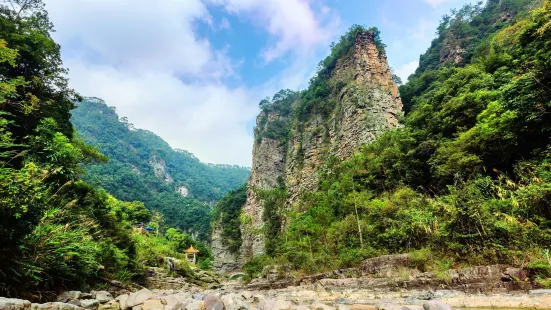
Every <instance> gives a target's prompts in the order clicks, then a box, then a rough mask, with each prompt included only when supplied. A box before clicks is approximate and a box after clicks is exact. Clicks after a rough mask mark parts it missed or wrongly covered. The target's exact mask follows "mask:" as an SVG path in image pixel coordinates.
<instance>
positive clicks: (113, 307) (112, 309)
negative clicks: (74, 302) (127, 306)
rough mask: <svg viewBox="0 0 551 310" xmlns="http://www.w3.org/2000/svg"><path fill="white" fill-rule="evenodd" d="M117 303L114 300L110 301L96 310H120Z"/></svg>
mask: <svg viewBox="0 0 551 310" xmlns="http://www.w3.org/2000/svg"><path fill="white" fill-rule="evenodd" d="M120 309H121V308H120V306H119V303H118V302H117V301H116V300H111V301H109V302H107V303H105V304H102V305H100V306H99V307H98V310H120Z"/></svg>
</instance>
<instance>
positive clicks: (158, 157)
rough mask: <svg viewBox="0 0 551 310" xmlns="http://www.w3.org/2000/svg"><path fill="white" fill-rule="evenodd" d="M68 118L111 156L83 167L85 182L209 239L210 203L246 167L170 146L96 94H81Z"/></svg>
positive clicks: (240, 179) (236, 182)
mask: <svg viewBox="0 0 551 310" xmlns="http://www.w3.org/2000/svg"><path fill="white" fill-rule="evenodd" d="M71 121H72V122H73V124H74V125H75V127H76V129H77V132H78V133H79V134H80V136H81V137H82V138H83V139H84V141H85V142H86V143H89V144H91V145H94V146H97V147H98V149H99V150H100V151H101V152H102V153H104V154H105V155H106V156H108V157H109V158H110V160H109V161H108V162H107V163H101V164H90V165H88V166H87V173H86V175H85V180H86V181H88V182H90V183H92V184H97V185H99V186H101V187H103V188H105V189H106V190H107V191H109V192H110V193H111V194H112V195H113V196H115V197H116V198H118V199H121V200H123V201H135V200H137V201H143V202H144V203H145V205H146V207H147V208H149V209H151V210H159V211H161V212H162V213H164V214H165V220H166V221H167V223H169V224H170V225H171V226H174V227H178V228H181V229H183V230H184V231H186V232H189V233H191V234H192V235H194V236H196V237H198V238H199V239H200V240H207V239H208V230H209V221H210V206H211V205H213V204H214V202H216V201H218V200H219V199H220V198H222V197H223V196H224V194H225V193H227V192H228V191H230V190H233V189H235V188H238V187H239V186H241V185H242V184H243V183H245V180H246V179H247V178H248V176H249V170H248V169H247V168H244V167H239V166H236V165H215V164H205V163H202V162H201V161H200V160H199V159H198V158H197V157H195V156H194V155H193V154H191V153H190V152H188V151H185V150H181V149H173V148H172V147H171V146H170V145H169V144H168V143H167V142H166V141H164V140H163V139H162V138H161V137H159V136H158V135H156V134H155V133H153V132H151V131H148V130H143V129H137V128H135V127H134V126H133V125H132V124H131V123H129V121H128V119H127V118H126V117H119V116H118V114H117V112H116V109H115V108H114V107H108V106H107V104H105V102H104V101H103V100H101V99H99V98H94V97H86V98H84V100H83V101H82V102H80V103H78V104H77V107H76V109H74V110H73V111H72V118H71ZM186 210H187V211H186Z"/></svg>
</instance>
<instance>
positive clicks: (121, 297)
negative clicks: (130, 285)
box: [115, 294, 129, 310]
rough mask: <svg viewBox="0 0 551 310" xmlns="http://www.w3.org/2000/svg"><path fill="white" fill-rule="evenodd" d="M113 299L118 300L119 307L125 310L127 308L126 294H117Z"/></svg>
mask: <svg viewBox="0 0 551 310" xmlns="http://www.w3.org/2000/svg"><path fill="white" fill-rule="evenodd" d="M115 300H116V301H118V302H119V306H120V307H121V310H127V309H128V308H129V307H128V294H123V295H119V296H117V298H115Z"/></svg>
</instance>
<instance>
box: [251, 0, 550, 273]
mask: <svg viewBox="0 0 551 310" xmlns="http://www.w3.org/2000/svg"><path fill="white" fill-rule="evenodd" d="M343 38H344V37H343ZM550 44H551V1H516V0H514V1H513V0H511V1H507V0H502V1H497V0H490V1H487V2H486V4H484V5H483V4H479V5H474V6H471V5H468V6H465V7H463V8H462V9H460V10H457V11H454V12H452V14H451V15H450V16H445V17H444V18H443V20H442V23H441V25H440V26H439V27H438V33H437V37H436V39H435V40H434V41H433V44H432V46H431V47H430V48H429V49H428V51H427V52H426V53H425V54H424V55H422V56H421V58H420V67H419V69H418V70H417V72H416V73H415V74H414V75H412V76H411V77H410V79H409V80H408V82H407V83H406V84H405V85H404V86H402V87H401V88H400V92H401V96H402V99H403V101H404V105H405V107H406V110H407V112H408V113H407V114H406V117H405V119H404V120H403V127H401V128H397V129H395V130H391V131H389V132H387V133H385V134H384V135H382V136H381V137H378V138H377V139H376V141H375V142H373V143H371V144H368V145H365V146H364V147H363V148H362V149H361V151H359V152H357V153H356V154H355V155H353V156H352V157H351V158H349V159H347V160H345V161H341V160H339V159H338V158H335V157H331V158H328V159H327V160H326V162H325V165H324V167H323V169H321V170H320V171H319V174H320V182H319V189H318V190H316V191H315V192H313V193H309V192H304V193H303V194H302V195H301V197H300V200H299V201H298V203H296V204H294V205H293V206H292V208H290V209H287V210H286V209H285V207H284V205H278V206H275V207H274V206H272V205H270V208H272V210H273V209H274V208H275V210H276V211H275V212H273V214H274V217H275V218H276V219H277V218H279V220H280V221H281V219H282V218H284V219H285V223H286V224H285V225H284V226H281V228H280V231H279V232H278V233H277V234H271V235H266V237H267V238H271V240H267V241H266V244H270V245H271V248H270V249H266V252H267V253H268V254H271V256H261V257H256V258H254V259H253V260H252V261H250V262H249V263H248V264H247V265H246V268H248V269H249V270H259V269H258V265H259V264H266V263H268V262H273V261H274V260H275V261H277V262H278V263H280V264H287V265H289V266H291V267H292V268H295V269H300V270H303V271H306V272H315V271H320V270H327V269H330V268H337V267H346V266H353V265H355V264H357V263H359V262H360V261H361V260H363V259H365V258H367V257H372V256H376V255H381V254H388V253H405V252H412V253H413V255H414V256H413V257H414V258H415V259H414V260H415V263H417V264H419V267H420V268H422V269H426V268H429V269H432V268H435V269H437V270H438V269H439V268H441V269H442V270H444V269H446V268H449V267H452V266H459V265H463V264H467V265H474V264H489V263H510V264H515V265H521V266H523V267H526V268H528V270H530V276H532V277H534V278H536V279H539V280H538V281H541V282H542V283H544V284H545V283H547V284H549V280H545V279H546V278H548V277H551V266H550V265H549V263H548V261H549V251H548V248H549V244H551V211H550V210H551V149H550V142H551V141H550V140H549V139H550V137H551V46H550ZM336 46H338V44H337V45H336ZM313 81H314V82H315V81H316V80H315V79H314V80H313ZM314 86H315V85H314ZM312 87H313V86H312V85H311V86H310V88H309V90H308V91H307V92H309V91H310V89H311V88H312ZM319 87H321V86H318V87H317V89H316V92H317V93H323V92H322V90H323V89H321V90H320V88H319ZM265 208H266V206H265ZM274 245H277V248H275V249H274ZM335 258H336V259H335Z"/></svg>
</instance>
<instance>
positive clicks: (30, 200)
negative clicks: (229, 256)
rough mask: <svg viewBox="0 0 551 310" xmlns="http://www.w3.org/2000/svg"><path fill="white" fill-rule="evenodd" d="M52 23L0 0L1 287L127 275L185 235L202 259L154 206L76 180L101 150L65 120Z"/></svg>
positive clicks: (11, 290)
mask: <svg viewBox="0 0 551 310" xmlns="http://www.w3.org/2000/svg"><path fill="white" fill-rule="evenodd" d="M52 31H53V25H52V24H51V23H50V22H49V20H48V15H47V12H46V11H45V10H44V4H43V3H42V2H41V1H40V0H33V1H16V0H13V1H11V0H7V1H2V2H1V3H0V262H1V263H0V296H25V297H26V298H28V299H32V300H39V299H48V298H51V297H54V296H55V294H56V293H57V292H59V291H60V290H64V289H74V288H81V289H88V290H89V289H90V287H91V286H96V285H99V286H104V285H105V279H116V280H119V281H129V280H131V279H136V278H139V277H141V276H142V275H143V273H144V271H145V270H146V266H156V265H157V264H158V262H159V258H162V257H166V256H174V257H178V258H182V257H183V255H182V254H181V251H182V249H183V248H185V247H188V246H190V245H191V244H194V246H195V247H199V248H201V250H202V251H201V256H202V257H201V258H200V259H201V261H202V262H206V263H204V265H207V266H208V258H209V251H208V250H207V249H206V248H204V247H202V245H201V244H200V243H198V242H196V241H195V240H193V239H192V238H191V237H190V236H189V235H186V234H184V233H182V232H181V231H179V230H176V229H174V228H168V227H166V226H164V225H163V218H162V216H161V215H160V214H158V213H153V214H152V213H151V212H149V211H148V210H147V209H146V208H145V207H144V204H143V203H141V202H122V201H119V200H117V199H115V198H114V197H113V196H111V195H109V194H108V193H107V192H105V191H104V190H102V189H98V188H95V187H94V186H92V185H90V184H88V183H86V182H84V181H82V179H81V177H82V174H83V172H84V168H85V166H86V165H88V164H90V163H92V162H104V161H105V160H106V159H107V158H106V157H105V156H104V155H102V154H101V153H99V152H98V151H97V149H96V148H94V147H92V146H90V145H88V144H86V143H85V142H84V141H83V140H82V139H80V138H79V137H78V135H77V134H76V133H75V132H74V128H73V126H72V124H71V122H70V121H69V118H70V115H71V114H70V113H71V112H70V111H71V109H72V108H74V102H75V101H78V100H79V99H80V98H79V96H78V95H77V94H76V93H75V92H74V91H73V90H72V89H70V88H68V86H67V85H68V80H67V79H66V78H65V75H66V70H65V69H64V68H63V67H62V62H61V58H60V47H59V45H57V44H56V43H55V42H54V41H53V40H52V38H51V35H50V34H51V32H52ZM136 222H142V223H146V224H148V225H150V226H151V227H152V228H154V229H155V231H154V232H152V233H149V234H148V233H143V232H140V231H138V230H136V229H135V228H134V227H133V226H132V225H133V224H134V223H136ZM29 306H30V305H29ZM8 307H10V306H8Z"/></svg>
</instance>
